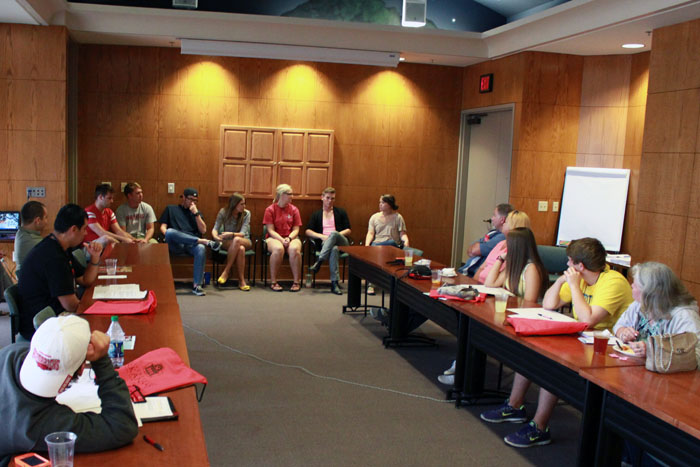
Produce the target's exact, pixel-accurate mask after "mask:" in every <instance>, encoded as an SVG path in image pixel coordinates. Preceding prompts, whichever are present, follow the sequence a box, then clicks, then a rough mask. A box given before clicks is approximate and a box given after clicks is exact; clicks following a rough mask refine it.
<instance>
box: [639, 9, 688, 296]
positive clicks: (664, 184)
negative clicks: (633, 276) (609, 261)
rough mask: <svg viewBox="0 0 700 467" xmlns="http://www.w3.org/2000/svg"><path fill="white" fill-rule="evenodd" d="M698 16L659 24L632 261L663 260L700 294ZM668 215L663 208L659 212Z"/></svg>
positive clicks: (651, 63) (654, 42)
mask: <svg viewBox="0 0 700 467" xmlns="http://www.w3.org/2000/svg"><path fill="white" fill-rule="evenodd" d="M698 57H700V20H694V21H689V22H686V23H681V24H677V25H673V26H668V27H665V28H660V29H656V30H654V34H653V40H652V49H651V55H650V57H649V84H648V97H647V112H646V117H645V125H644V141H643V145H642V147H643V154H642V157H641V163H640V166H641V168H640V177H639V190H638V209H637V213H636V217H637V230H638V232H644V234H643V235H637V236H636V237H635V240H634V251H635V252H634V253H633V260H634V261H635V262H636V260H639V261H647V260H654V261H661V262H664V263H666V264H668V265H669V266H670V267H671V268H672V269H673V270H674V271H675V272H676V274H678V275H679V276H680V277H682V278H683V280H684V282H685V284H686V285H687V286H688V288H689V290H691V292H693V293H694V294H695V296H696V298H697V297H698V294H700V270H699V268H698V264H700V260H699V259H698V253H697V251H698V238H699V237H698V228H700V220H699V219H700V208H699V207H698V205H699V204H700V195H699V194H698V188H697V186H698V185H699V184H700V169H699V168H698V167H700V164H699V162H700V155H699V154H700V130H699V127H700V108H699V107H700V60H698ZM662 213H663V214H662Z"/></svg>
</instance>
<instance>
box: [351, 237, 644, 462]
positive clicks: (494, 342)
mask: <svg viewBox="0 0 700 467" xmlns="http://www.w3.org/2000/svg"><path fill="white" fill-rule="evenodd" d="M351 248H352V249H351ZM367 250H370V251H367ZM372 250H375V248H374V247H373V248H365V247H350V248H347V247H346V248H344V251H347V252H348V253H349V254H350V265H351V266H350V275H351V278H352V277H353V275H354V276H356V277H360V276H362V275H363V274H367V272H366V271H368V270H370V269H371V273H372V274H373V275H374V276H375V277H373V278H372V280H373V281H375V282H378V283H379V282H380V281H382V280H383V281H384V282H386V283H389V284H391V285H392V287H393V288H392V289H391V290H392V294H391V295H392V303H391V311H392V338H401V337H402V336H401V335H400V334H398V335H394V334H393V331H394V329H393V327H394V323H401V322H403V321H404V320H405V319H406V315H407V313H408V312H409V311H412V312H417V313H420V314H422V315H424V316H425V317H426V318H428V319H430V320H432V321H434V322H436V323H437V324H439V325H440V326H441V327H443V328H445V329H446V330H448V331H449V332H451V333H453V334H455V335H456V336H457V338H458V354H457V356H456V360H457V365H456V368H455V381H456V385H455V387H454V388H453V389H452V390H451V393H448V397H450V396H451V395H452V396H455V398H456V401H457V405H459V404H460V403H461V402H462V401H472V400H474V399H478V398H480V397H482V396H483V395H484V394H485V391H484V372H485V359H486V355H487V354H488V355H491V356H492V357H494V358H496V359H497V360H499V361H501V362H503V363H505V364H506V365H508V366H509V367H511V368H513V369H514V370H515V371H518V372H519V373H521V374H523V375H524V376H525V377H527V378H529V379H530V380H532V381H533V382H535V383H536V384H538V385H540V386H541V387H544V388H545V389H547V390H548V391H550V392H552V393H553V394H555V395H557V396H558V397H561V398H562V399H564V400H566V401H567V402H569V403H570V404H571V405H572V406H574V407H575V408H577V409H579V410H580V411H581V412H582V421H581V430H580V433H581V439H580V444H579V456H578V463H579V465H589V464H591V463H592V462H593V459H594V455H595V448H596V443H597V438H596V432H597V428H598V426H599V424H600V418H601V415H600V414H601V406H602V400H603V390H602V389H601V388H600V387H599V386H597V385H595V384H593V383H591V381H589V380H587V379H586V378H584V377H583V376H581V374H580V372H581V371H582V370H583V369H587V368H606V367H612V368H620V367H625V366H639V365H641V362H640V361H639V360H635V359H628V360H621V359H617V358H611V357H609V356H608V355H609V352H607V353H606V354H605V355H599V354H595V353H594V352H593V346H591V345H585V344H583V343H582V342H580V341H579V340H578V339H576V338H575V337H573V336H537V337H523V336H518V335H516V334H515V331H514V329H513V327H512V326H508V325H506V323H505V316H506V315H505V314H500V315H499V314H497V313H496V312H495V307H494V299H493V297H489V298H487V300H486V302H483V303H466V302H459V301H442V300H436V299H433V298H431V297H428V296H427V295H426V294H425V293H426V292H428V291H429V290H430V282H429V281H421V280H413V279H409V278H402V277H400V276H397V274H396V271H395V270H392V269H390V268H387V267H385V266H383V265H382V263H381V261H386V260H388V259H393V258H391V256H392V254H391V253H389V252H385V253H379V251H376V250H375V251H372ZM390 251H391V250H390ZM397 251H398V250H396V251H394V252H393V253H394V254H395V253H396V252H397ZM358 281H359V279H358ZM449 281H450V282H452V283H473V280H472V279H469V278H465V277H464V276H461V275H460V276H458V277H457V278H456V279H452V280H449ZM358 292H359V291H358ZM357 300H358V302H357V303H359V293H358V297H357ZM350 303H351V298H350V297H348V304H350ZM508 306H509V307H510V308H518V307H536V306H537V304H536V303H529V302H526V301H523V300H522V299H518V298H515V297H511V298H510V299H509V303H508ZM396 328H397V329H401V326H400V325H397V326H396Z"/></svg>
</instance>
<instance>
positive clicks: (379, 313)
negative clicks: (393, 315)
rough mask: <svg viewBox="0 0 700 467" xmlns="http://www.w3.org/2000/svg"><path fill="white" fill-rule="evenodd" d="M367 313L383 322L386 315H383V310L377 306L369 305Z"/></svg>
mask: <svg viewBox="0 0 700 467" xmlns="http://www.w3.org/2000/svg"><path fill="white" fill-rule="evenodd" d="M369 315H370V316H371V317H372V318H374V319H376V320H377V321H382V322H383V321H384V320H385V319H386V317H385V316H384V310H382V309H381V308H379V307H374V306H373V307H370V309H369Z"/></svg>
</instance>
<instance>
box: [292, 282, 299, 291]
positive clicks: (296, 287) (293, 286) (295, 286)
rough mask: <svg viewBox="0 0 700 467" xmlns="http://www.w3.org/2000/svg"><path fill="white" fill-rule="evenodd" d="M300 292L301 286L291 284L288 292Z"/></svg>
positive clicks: (297, 283)
mask: <svg viewBox="0 0 700 467" xmlns="http://www.w3.org/2000/svg"><path fill="white" fill-rule="evenodd" d="M300 290H301V284H300V283H299V282H295V283H293V284H292V287H291V288H290V289H289V291H290V292H299V291H300Z"/></svg>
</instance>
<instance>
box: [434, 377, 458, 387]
mask: <svg viewBox="0 0 700 467" xmlns="http://www.w3.org/2000/svg"><path fill="white" fill-rule="evenodd" d="M438 381H440V382H441V383H442V384H446V385H448V386H454V384H455V375H440V376H438Z"/></svg>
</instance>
